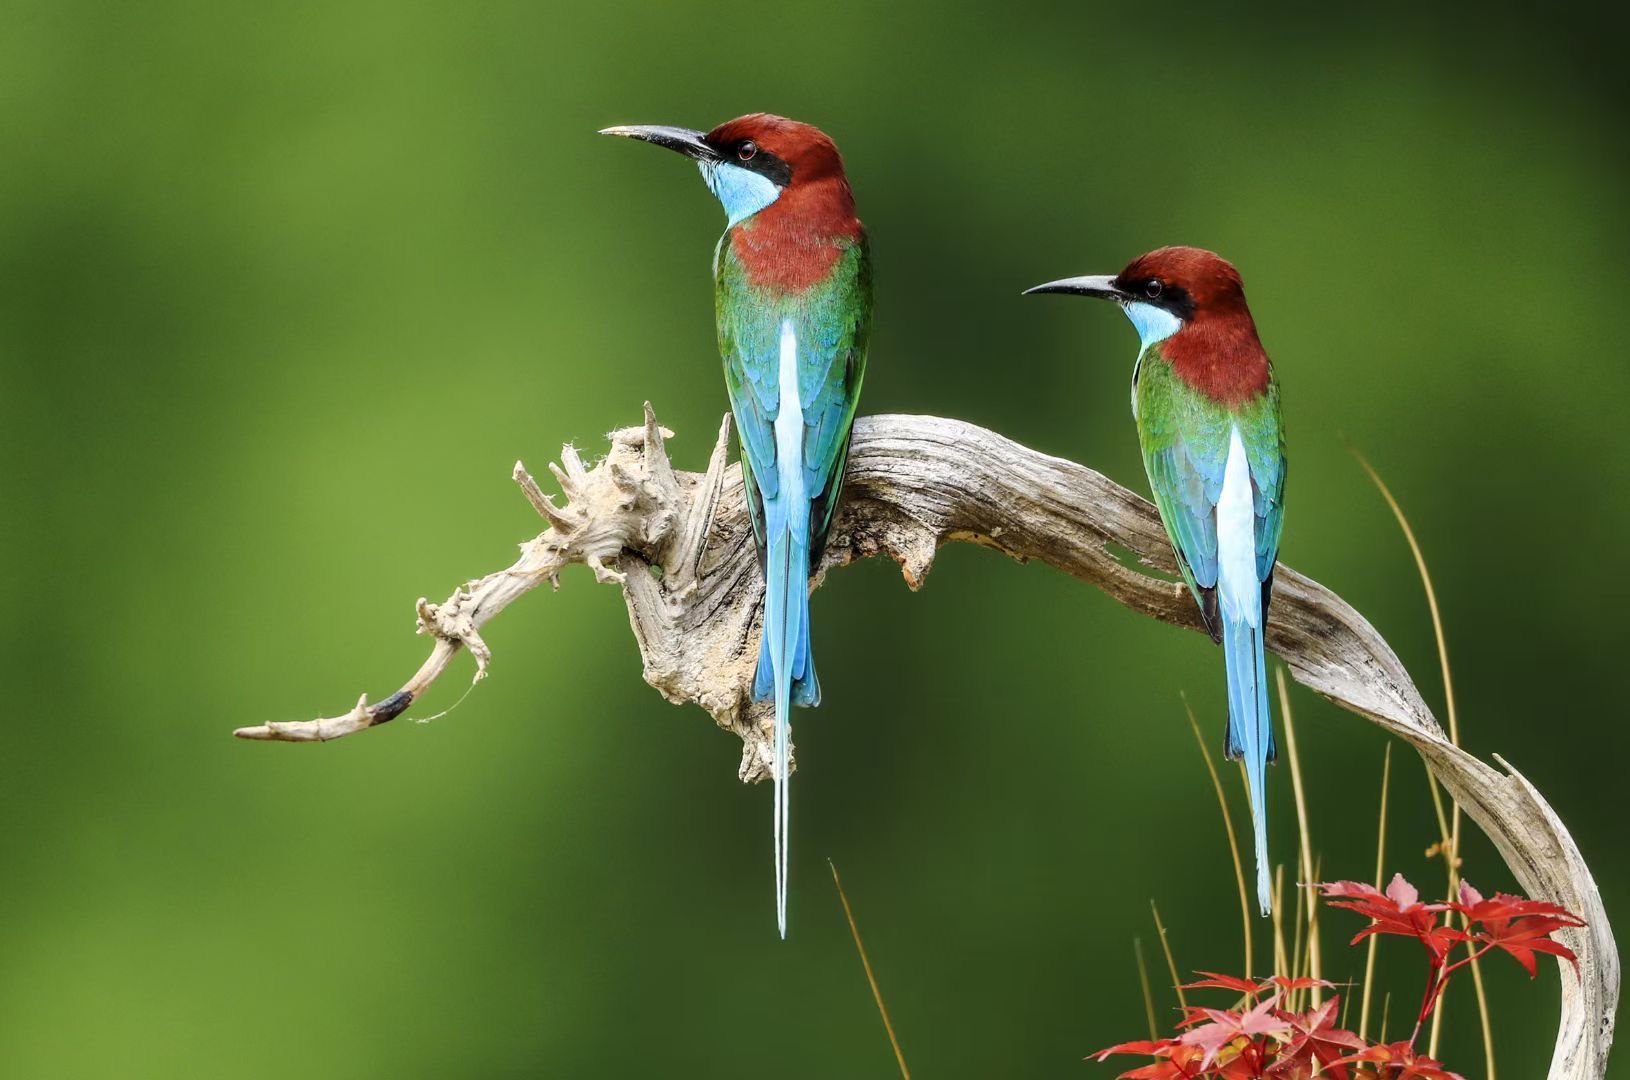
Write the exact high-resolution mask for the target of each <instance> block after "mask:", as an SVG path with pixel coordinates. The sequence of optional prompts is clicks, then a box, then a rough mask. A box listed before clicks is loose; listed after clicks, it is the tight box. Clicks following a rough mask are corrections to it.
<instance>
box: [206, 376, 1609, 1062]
mask: <svg viewBox="0 0 1630 1080" xmlns="http://www.w3.org/2000/svg"><path fill="white" fill-rule="evenodd" d="M668 434H669V433H667V432H665V431H663V430H662V428H661V427H659V426H658V425H657V423H656V420H655V418H654V416H653V415H652V413H651V410H650V407H649V406H647V407H646V415H645V423H644V424H643V425H642V426H639V427H633V428H626V429H623V430H621V431H616V432H613V433H612V434H611V437H610V439H611V449H610V452H609V453H608V454H607V455H606V457H605V458H603V459H602V460H600V461H599V462H597V463H596V464H595V465H594V466H593V467H592V468H590V467H587V466H585V465H584V464H583V462H582V461H581V459H580V458H579V457H578V455H577V453H576V452H575V451H573V450H572V449H571V447H566V448H565V449H564V450H563V451H562V454H561V465H560V466H551V470H552V471H553V473H554V475H555V479H556V481H557V483H558V484H559V486H560V488H561V491H562V493H563V494H564V495H565V503H564V505H561V506H556V505H555V504H554V503H552V502H551V501H550V499H549V498H548V497H547V496H545V495H544V494H543V492H542V491H541V490H540V489H539V488H538V485H537V484H536V482H534V481H533V479H532V477H531V476H530V475H529V474H528V473H527V472H526V470H525V469H524V468H522V467H521V466H520V465H519V464H517V466H516V469H515V478H516V481H517V482H518V483H519V484H520V485H521V488H522V490H523V491H524V492H525V493H526V496H527V498H528V499H529V500H530V501H531V503H532V505H533V506H534V507H535V508H536V509H537V510H538V512H539V513H540V514H541V515H543V517H544V518H545V519H546V520H547V521H548V523H549V527H548V528H546V529H545V530H544V531H543V532H542V533H540V534H539V535H538V536H536V537H534V538H533V539H531V540H529V541H527V542H526V543H525V544H523V545H522V546H521V557H520V559H519V560H517V561H516V562H515V563H514V565H512V566H510V567H508V568H507V569H504V570H500V571H498V572H497V573H493V574H489V575H487V576H486V577H484V578H481V579H479V580H477V581H472V582H469V583H467V584H466V585H463V586H461V587H460V588H459V589H458V590H456V591H455V592H454V593H453V595H452V596H450V597H449V598H448V599H447V600H446V601H444V602H443V603H440V604H429V603H426V602H425V601H424V600H420V601H419V605H418V610H419V630H420V632H421V633H424V634H427V635H429V636H430V637H432V638H433V639H434V640H435V645H434V647H433V648H432V649H431V653H430V657H429V658H428V659H427V660H426V661H425V662H424V664H423V666H421V667H420V668H419V670H418V671H417V672H416V673H415V674H414V675H413V677H412V678H410V679H409V680H408V681H407V682H406V683H405V684H404V685H403V686H402V688H401V689H400V690H398V691H396V693H394V694H392V695H390V696H389V697H387V698H385V699H383V700H382V701H380V702H379V703H377V704H374V705H369V704H368V703H367V701H366V699H364V700H362V701H359V702H358V703H357V705H356V707H355V708H353V709H351V710H350V711H349V712H346V713H344V714H342V715H340V716H336V717H328V718H320V719H317V720H304V721H294V722H275V723H269V724H264V725H261V726H258V727H249V728H240V729H239V730H238V731H237V734H238V735H239V736H240V737H242V738H247V739H265V740H278V741H286V742H314V741H322V740H327V739H334V738H338V737H339V736H342V735H349V734H352V733H354V732H357V731H361V730H363V729H365V728H369V727H375V726H377V725H379V724H381V723H384V722H385V721H387V720H390V719H392V718H394V717H396V716H399V715H401V714H402V713H403V712H404V711H406V710H407V709H408V708H410V707H411V706H412V704H413V703H414V701H415V700H417V699H418V698H419V697H421V696H422V695H423V694H424V692H425V691H426V690H427V689H428V688H429V687H430V685H431V684H432V683H433V682H435V680H436V679H437V678H438V677H439V676H440V675H441V674H442V672H444V671H445V670H446V669H447V666H448V664H449V663H450V662H451V660H452V659H453V657H454V656H456V655H457V654H458V652H459V651H460V650H462V649H465V648H468V649H469V650H470V652H471V654H472V655H473V656H474V657H475V660H476V678H477V679H480V678H481V677H482V676H484V675H485V674H486V672H487V670H488V667H489V665H490V663H491V661H492V654H491V652H490V651H489V650H488V648H487V645H486V643H485V641H483V639H482V632H483V627H484V626H485V625H486V623H487V622H489V621H490V620H491V619H492V618H493V617H494V616H495V615H497V614H498V612H500V611H502V610H503V609H504V608H505V607H507V606H508V605H509V604H510V602H512V601H513V600H515V599H516V598H518V597H519V596H521V595H522V594H523V593H526V592H529V591H530V590H531V589H533V588H534V587H536V586H537V585H538V584H540V583H542V582H544V581H549V582H551V583H554V582H556V581H557V579H558V575H559V574H560V572H561V570H563V569H564V568H565V567H567V566H569V565H572V564H574V563H581V564H583V565H586V566H588V567H589V568H590V569H591V570H593V571H594V574H595V577H596V578H597V579H598V580H600V581H601V582H615V583H617V584H619V585H621V587H622V591H623V599H624V601H625V602H626V603H627V606H628V613H629V621H630V623H631V624H632V626H633V630H634V637H635V640H636V642H637V643H638V645H639V649H640V655H641V658H642V660H643V661H644V669H645V679H646V681H647V682H649V683H650V684H651V685H652V686H654V687H656V688H657V690H659V691H660V692H661V693H662V695H663V696H664V697H666V698H667V699H668V700H670V701H673V702H676V703H682V702H692V701H694V702H696V703H697V704H699V705H701V706H702V707H703V708H704V709H706V710H707V712H708V713H709V714H710V715H711V716H712V717H713V718H714V720H715V721H716V722H717V723H718V724H719V725H720V726H721V727H724V728H727V729H729V730H731V731H733V732H735V733H736V734H737V735H738V736H740V738H741V740H742V743H743V755H742V761H741V767H740V769H739V775H740V777H741V778H742V779H743V780H759V779H764V778H767V777H768V775H769V763H770V760H771V757H770V753H771V725H772V716H771V709H770V708H769V706H768V705H763V704H754V703H752V702H751V689H752V677H753V670H754V666H755V663H756V658H757V644H758V639H759V625H758V621H759V618H760V609H761V607H762V596H763V584H762V578H761V576H760V574H759V573H758V570H757V566H756V565H755V560H756V555H755V554H754V551H753V544H752V540H751V525H750V523H749V520H748V512H747V507H746V505H745V504H744V502H743V498H742V486H741V473H740V469H739V468H738V467H737V466H734V465H727V464H726V458H727V443H728V435H729V422H728V419H727V420H726V422H725V424H724V425H723V426H721V428H720V431H719V439H718V442H717V444H716V445H715V446H714V448H713V454H712V457H711V459H710V461H709V464H708V468H707V471H706V472H705V473H702V474H696V473H688V472H680V471H676V470H675V469H674V468H673V467H672V466H671V464H670V463H669V460H668V455H667V449H666V445H665V439H666V438H667V437H668ZM956 540H961V541H968V542H972V543H976V544H980V545H983V546H986V547H991V548H995V549H997V550H998V551H1002V552H1004V553H1006V554H1007V555H1009V556H1012V557H1013V558H1017V559H1039V560H1041V561H1043V562H1046V563H1048V564H1049V565H1051V566H1053V567H1055V568H1056V569H1059V570H1062V571H1064V572H1065V573H1067V574H1069V575H1071V576H1073V577H1075V578H1078V579H1080V580H1082V581H1085V582H1087V583H1088V584H1091V585H1094V586H1096V587H1097V588H1099V589H1102V590H1103V591H1104V592H1106V593H1108V594H1109V595H1110V596H1112V597H1113V598H1114V599H1116V600H1117V601H1119V602H1120V603H1122V604H1124V605H1125V606H1126V607H1128V608H1131V609H1132V610H1134V611H1137V612H1141V613H1142V614H1145V615H1149V616H1152V617H1154V618H1157V619H1160V620H1162V621H1164V622H1168V623H1172V624H1175V625H1178V626H1183V627H1187V628H1189V629H1193V630H1199V629H1201V625H1200V617H1199V613H1198V610H1197V609H1196V607H1195V605H1194V603H1193V601H1192V599H1191V598H1190V597H1189V596H1188V594H1187V592H1186V590H1185V589H1184V587H1183V586H1182V585H1181V584H1177V583H1174V582H1173V581H1172V580H1170V578H1168V577H1159V576H1155V575H1154V574H1152V573H1145V572H1143V569H1142V568H1147V569H1149V570H1152V571H1159V572H1162V573H1165V574H1170V573H1172V572H1173V570H1174V569H1175V568H1174V565H1173V563H1172V557H1171V549H1170V547H1169V545H1168V542H1167V539H1166V534H1165V531H1164V529H1163V528H1162V526H1161V524H1160V519H1159V518H1158V516H1157V515H1156V513H1155V510H1154V507H1152V506H1151V505H1150V504H1149V503H1148V502H1146V501H1145V500H1144V499H1142V498H1140V497H1139V496H1137V495H1135V494H1133V493H1132V492H1130V491H1128V490H1127V489H1125V488H1123V487H1121V486H1119V485H1118V484H1115V483H1114V482H1112V481H1110V480H1109V479H1107V478H1105V477H1104V476H1102V475H1100V474H1098V473H1096V472H1094V471H1093V470H1091V469H1088V468H1086V467H1085V466H1082V465H1077V464H1075V463H1074V462H1070V461H1065V460H1063V459H1060V458H1055V457H1049V456H1048V455H1045V454H1040V453H1037V452H1036V451H1034V450H1030V449H1028V448H1026V447H1023V446H1020V445H1019V444H1018V443H1015V442H1013V441H1011V440H1009V439H1005V438H1003V437H1002V436H1000V435H998V434H996V433H995V432H991V431H987V430H985V429H984V428H979V427H975V426H973V425H971V424H965V423H962V422H960V421H956V420H946V419H941V418H938V417H931V416H898V415H896V416H873V417H863V418H861V419H859V420H857V421H856V422H855V434H854V443H853V446H852V448H851V450H850V456H849V471H848V486H847V488H846V493H845V499H844V504H843V506H842V507H841V508H840V509H839V511H838V516H837V520H836V521H835V522H834V523H833V526H832V531H831V537H830V539H829V541H828V544H827V549H826V554H825V557H824V559H823V560H822V566H821V574H822V575H824V574H825V573H826V572H828V571H830V570H832V569H833V568H834V567H838V566H842V565H845V564H847V563H850V562H853V561H855V560H856V559H861V558H865V557H867V556H871V555H877V554H884V555H887V556H889V557H890V558H892V559H894V560H895V561H896V562H898V563H899V564H900V568H901V571H902V573H903V574H904V575H905V579H906V582H907V584H908V585H910V586H911V587H912V588H916V587H918V586H919V585H920V584H921V583H922V580H923V578H924V576H925V575H926V574H927V572H928V569H929V566H930V565H931V564H932V562H933V559H934V553H935V552H936V550H937V549H938V548H939V546H940V545H941V544H944V543H947V542H950V541H956ZM1128 553H1129V554H1130V556H1131V559H1130V560H1127V559H1125V558H1124V556H1125V555H1126V554H1128ZM1129 562H1131V563H1136V564H1137V565H1129ZM1267 643H1268V647H1269V648H1270V649H1271V650H1273V651H1274V652H1275V653H1277V654H1278V655H1279V657H1280V658H1281V659H1282V660H1283V661H1284V663H1285V665H1286V667H1287V669H1288V670H1289V671H1290V673H1291V674H1292V676H1293V677H1294V678H1295V679H1296V680H1297V681H1298V682H1300V683H1302V684H1303V685H1305V686H1308V687H1310V688H1312V689H1313V690H1315V691H1317V692H1318V693H1320V694H1323V695H1324V696H1325V697H1327V698H1329V699H1330V700H1331V701H1334V702H1335V703H1336V704H1337V705H1340V706H1341V707H1343V708H1344V709H1346V710H1348V711H1349V712H1351V713H1353V714H1354V715H1356V716H1361V717H1364V718H1366V719H1368V720H1370V721H1371V722H1373V723H1375V724H1377V725H1379V726H1380V727H1382V728H1383V729H1385V730H1386V731H1388V732H1390V733H1391V734H1393V735H1396V736H1398V737H1400V738H1403V739H1405V740H1407V741H1408V742H1409V743H1410V744H1411V745H1412V746H1414V748H1415V749H1416V750H1417V751H1418V752H1419V753H1420V755H1421V756H1422V757H1423V758H1424V759H1425V761H1426V764H1427V766H1428V767H1429V768H1431V769H1432V771H1433V772H1434V773H1435V774H1436V775H1437V777H1438V779H1439V780H1440V781H1442V783H1443V784H1444V785H1445V786H1446V787H1447V788H1448V789H1449V792H1450V794H1451V795H1452V796H1453V797H1454V798H1455V799H1456V800H1457V801H1458V802H1459V804H1460V805H1461V806H1462V807H1463V808H1464V809H1465V811H1466V812H1467V813H1468V814H1470V815H1471V817H1472V818H1473V820H1475V821H1476V822H1477V823H1478V824H1479V825H1480V826H1481V827H1482V829H1483V830H1484V831H1485V832H1486V833H1487V834H1488V835H1489V836H1490V838H1491V839H1493V841H1494V843H1495V844H1496V846H1498V848H1499V849H1500V852H1501V854H1502V856H1503V857H1504V858H1505V861H1506V863H1507V864H1508V865H1509V866H1510V868H1511V870H1512V873H1513V874H1514V875H1515V876H1516V878H1517V880H1518V881H1519V882H1521V884H1522V886H1523V889H1524V890H1525V891H1526V892H1527V894H1528V895H1529V896H1532V897H1535V898H1536V899H1540V900H1545V901H1549V902H1552V903H1555V904H1559V905H1561V906H1562V907H1564V908H1566V909H1567V910H1569V911H1571V912H1575V913H1577V914H1578V915H1579V916H1580V917H1581V918H1582V919H1583V920H1584V922H1585V923H1586V925H1585V926H1584V927H1581V928H1572V929H1565V930H1563V931H1561V932H1560V933H1559V934H1558V938H1559V940H1561V941H1562V942H1564V943H1565V944H1566V945H1567V946H1568V947H1569V948H1570V949H1572V951H1573V952H1575V953H1576V954H1577V955H1578V957H1579V974H1580V978H1579V979H1578V980H1573V979H1564V980H1563V981H1562V1013H1561V1026H1560V1029H1559V1031H1558V1035H1557V1042H1556V1050H1555V1054H1554V1056H1553V1059H1552V1065H1551V1070H1550V1074H1549V1075H1550V1078H1551V1080H1597V1078H1599V1077H1601V1076H1603V1075H1604V1074H1605V1071H1606V1062H1607V1053H1608V1049H1609V1048H1610V1046H1611V1045H1612V1039H1613V1022H1614V1016H1615V1013H1616V1011H1617V1006H1618V995H1619V960H1618V953H1617V950H1616V948H1615V945H1614V941H1613V934H1612V930H1611V928H1610V926H1609V924H1608V920H1607V914H1606V912H1605V911H1604V910H1603V908H1602V902H1601V897H1600V896H1599V894H1598V892H1597V889H1596V883H1595V881H1594V879H1593V878H1592V876H1591V873H1590V869H1589V867H1588V866H1586V864H1585V861H1584V859H1583V857H1582V856H1581V855H1580V853H1579V849H1578V847H1577V845H1575V843H1574V841H1573V838H1572V837H1571V836H1570V835H1569V834H1568V831H1567V829H1566V827H1565V826H1563V824H1562V821H1561V819H1560V818H1558V817H1557V815H1556V813H1555V812H1554V811H1553V810H1552V809H1551V807H1550V805H1549V804H1548V803H1547V802H1546V801H1545V799H1544V797H1543V796H1541V795H1540V793H1539V792H1538V791H1537V790H1535V789H1534V788H1533V786H1532V785H1530V784H1529V783H1528V781H1527V780H1525V779H1524V778H1523V777H1522V776H1521V775H1519V774H1518V773H1517V772H1516V771H1515V770H1513V769H1511V768H1510V767H1509V766H1506V765H1505V763H1504V762H1503V761H1500V760H1499V759H1498V758H1496V761H1499V763H1500V765H1501V766H1502V768H1503V771H1502V769H1495V768H1493V767H1491V766H1490V765H1488V764H1486V763H1484V762H1482V761H1480V760H1479V759H1477V758H1475V757H1472V756H1471V755H1470V754H1467V753H1466V752H1465V751H1463V750H1461V749H1460V748H1459V747H1457V746H1455V745H1454V744H1453V743H1452V742H1450V741H1449V739H1448V738H1447V737H1446V736H1445V735H1444V733H1443V730H1442V728H1441V727H1440V726H1439V724H1438V722H1437V720H1436V719H1435V718H1434V717H1433V715H1432V713H1431V710H1429V709H1428V708H1427V707H1426V704H1425V702H1424V701H1423V700H1422V698H1421V695H1420V692H1419V691H1418V690H1417V689H1416V688H1415V684H1414V682H1413V681H1412V680H1411V679H1410V677H1409V673H1408V672H1407V671H1406V670H1405V668H1404V666H1403V664H1402V663H1400V662H1399V660H1398V657H1397V656H1396V655H1395V654H1394V653H1393V651H1392V649H1391V648H1390V647H1389V646H1388V645H1387V643H1386V641H1385V640H1383V639H1382V637H1381V636H1380V635H1379V634H1378V633H1376V631H1375V629H1374V628H1373V627H1371V626H1370V624H1369V623H1368V622H1366V621H1365V620H1364V618H1363V616H1361V615H1359V613H1358V612H1357V611H1355V610H1354V609H1353V608H1352V607H1351V606H1349V605H1348V604H1347V603H1346V602H1345V601H1343V600H1342V599H1341V598H1340V597H1338V596H1336V595H1335V594H1334V593H1332V592H1331V591H1330V590H1328V589H1326V588H1324V587H1323V586H1322V585H1319V584H1318V583H1317V582H1315V581H1313V580H1312V579H1310V578H1308V577H1306V576H1304V575H1302V574H1299V573H1297V572H1296V571H1294V570H1291V569H1290V568H1288V567H1285V566H1281V567H1279V569H1278V571H1277V573H1276V584H1275V588H1274V607H1273V611H1272V617H1271V621H1270V623H1269V626H1268V640H1267Z"/></svg>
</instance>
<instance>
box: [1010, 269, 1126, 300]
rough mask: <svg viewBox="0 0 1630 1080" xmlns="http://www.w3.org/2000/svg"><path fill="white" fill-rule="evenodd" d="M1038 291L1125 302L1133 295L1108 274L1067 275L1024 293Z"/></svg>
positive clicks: (1031, 294) (1025, 294) (1030, 293)
mask: <svg viewBox="0 0 1630 1080" xmlns="http://www.w3.org/2000/svg"><path fill="white" fill-rule="evenodd" d="M1036 293H1068V294H1070V295H1073V296H1094V297H1097V298H1098V299H1100V300H1115V301H1119V302H1123V303H1124V302H1125V301H1128V300H1131V299H1132V297H1131V296H1130V295H1128V294H1127V293H1125V292H1123V291H1121V288H1120V287H1119V286H1118V285H1116V284H1115V279H1114V278H1112V277H1110V276H1108V275H1107V274H1100V275H1096V276H1092V277H1067V278H1059V279H1058V280H1057V281H1049V282H1047V283H1046V284H1045V285H1037V286H1036V287H1035V288H1033V289H1026V290H1025V291H1024V293H1023V294H1022V295H1024V296H1033V295H1035V294H1036Z"/></svg>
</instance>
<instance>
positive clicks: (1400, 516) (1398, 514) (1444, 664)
mask: <svg viewBox="0 0 1630 1080" xmlns="http://www.w3.org/2000/svg"><path fill="white" fill-rule="evenodd" d="M1353 456H1354V457H1355V458H1357V459H1358V463H1359V465H1361V466H1362V467H1363V469H1364V471H1365V472H1366V473H1368V474H1369V477H1370V480H1371V481H1372V482H1373V483H1374V484H1375V486H1376V488H1377V489H1378V490H1379V491H1380V492H1381V497H1382V498H1383V499H1385V500H1386V503H1387V506H1388V508H1389V509H1391V510H1392V516H1393V517H1394V518H1396V519H1397V520H1398V528H1399V529H1401V530H1402V531H1403V534H1404V539H1405V540H1406V541H1407V542H1408V543H1409V551H1410V554H1412V555H1413V556H1414V557H1415V569H1416V570H1417V571H1418V572H1419V573H1420V577H1421V588H1422V589H1423V590H1424V591H1425V593H1426V608H1427V611H1428V612H1429V613H1430V614H1431V616H1432V635H1433V637H1434V638H1435V639H1436V641H1437V647H1438V667H1439V669H1440V670H1441V672H1442V674H1443V703H1444V713H1445V714H1446V718H1447V720H1448V723H1449V741H1450V742H1452V743H1454V744H1455V745H1456V746H1459V745H1460V711H1459V709H1458V708H1457V707H1456V705H1455V680H1454V673H1453V672H1452V671H1451V669H1450V666H1449V640H1448V635H1446V634H1445V633H1444V630H1443V612H1442V610H1441V609H1440V608H1439V607H1438V593H1437V589H1436V588H1434V587H1433V585H1432V574H1431V571H1429V570H1428V569H1427V567H1426V553H1425V552H1424V551H1423V550H1422V549H1421V545H1420V541H1419V540H1418V539H1416V537H1415V530H1414V529H1413V528H1412V527H1411V526H1410V524H1409V518H1408V517H1407V516H1405V514H1404V509H1403V507H1402V506H1401V505H1400V504H1399V503H1398V500H1397V499H1396V498H1394V497H1393V494H1392V490H1391V489H1390V488H1388V487H1387V484H1386V481H1384V480H1382V479H1381V474H1380V473H1378V472H1377V471H1376V470H1375V467H1374V466H1373V465H1371V464H1370V463H1369V461H1368V460H1366V459H1365V457H1364V455H1363V454H1361V453H1359V452H1358V451H1357V450H1354V451H1353ZM1427 775H1428V776H1431V773H1430V771H1428V773H1427ZM1431 779H1432V800H1433V804H1434V806H1435V808H1436V810H1437V816H1438V829H1439V831H1440V832H1442V833H1444V834H1445V836H1446V840H1445V841H1444V848H1443V851H1442V854H1443V858H1444V862H1445V863H1446V864H1447V865H1448V868H1449V872H1448V878H1449V898H1450V899H1454V898H1455V897H1456V896H1457V895H1458V893H1459V892H1460V826H1461V814H1460V804H1459V803H1455V804H1454V806H1453V808H1452V810H1451V811H1450V813H1449V818H1450V820H1449V822H1448V824H1447V827H1445V822H1444V813H1443V801H1442V799H1441V797H1440V796H1439V794H1438V784H1437V778H1436V777H1432V778H1431ZM1461 925H1462V926H1464V925H1466V919H1465V917H1464V916H1462V917H1461ZM1466 950H1467V953H1468V954H1473V958H1472V962H1471V969H1472V987H1473V989H1474V991H1475V993H1476V995H1477V1014H1478V1018H1479V1020H1480V1021H1481V1023H1482V1027H1483V1067H1484V1073H1485V1075H1487V1077H1488V1080H1495V1075H1496V1074H1495V1067H1494V1024H1493V1018H1492V1017H1491V1016H1490V1014H1489V1006H1488V994H1487V992H1486V991H1485V989H1484V986H1483V968H1482V964H1481V962H1480V961H1479V960H1478V959H1477V958H1476V956H1475V955H1474V954H1475V952H1476V949H1475V947H1474V946H1473V945H1472V943H1471V942H1467V943H1466ZM1443 1013H1444V1010H1443V1007H1442V1004H1441V1002H1440V1004H1439V1007H1438V1010H1437V1012H1436V1013H1434V1014H1433V1016H1432V1035H1431V1040H1430V1045H1429V1048H1428V1050H1427V1053H1429V1054H1431V1055H1433V1056H1434V1057H1435V1056H1436V1055H1437V1048H1438V1035H1439V1033H1440V1031H1441V1029H1442V1022H1443Z"/></svg>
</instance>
